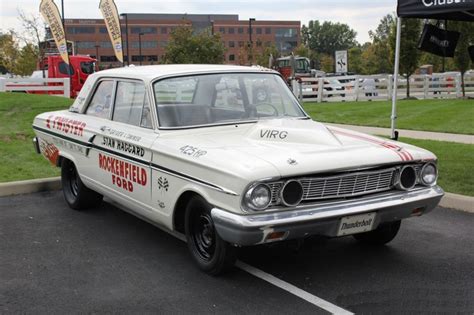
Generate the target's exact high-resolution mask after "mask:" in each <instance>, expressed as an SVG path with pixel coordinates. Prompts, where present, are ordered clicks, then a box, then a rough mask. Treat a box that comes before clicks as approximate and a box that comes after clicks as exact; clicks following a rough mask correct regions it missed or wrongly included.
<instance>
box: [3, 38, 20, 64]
mask: <svg viewBox="0 0 474 315" xmlns="http://www.w3.org/2000/svg"><path fill="white" fill-rule="evenodd" d="M19 53H20V49H19V47H18V43H17V42H16V40H15V37H14V33H13V31H10V32H9V33H8V34H0V67H1V68H3V69H4V70H6V71H8V72H10V73H13V72H14V71H15V64H16V59H17V57H18V54H19Z"/></svg>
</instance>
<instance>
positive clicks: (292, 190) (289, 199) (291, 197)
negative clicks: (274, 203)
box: [281, 180, 303, 207]
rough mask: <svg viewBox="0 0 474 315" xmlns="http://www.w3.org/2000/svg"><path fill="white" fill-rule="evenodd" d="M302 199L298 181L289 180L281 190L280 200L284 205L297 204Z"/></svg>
mask: <svg viewBox="0 0 474 315" xmlns="http://www.w3.org/2000/svg"><path fill="white" fill-rule="evenodd" d="M302 199H303V186H302V185H301V183H300V182H299V181H296V180H290V181H287V182H286V183H285V185H284V186H283V189H282V190H281V200H282V202H283V204H284V205H285V206H289V207H293V206H297V205H298V204H299V203H300V202H301V200H302Z"/></svg>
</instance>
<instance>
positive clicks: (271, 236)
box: [267, 232, 286, 241]
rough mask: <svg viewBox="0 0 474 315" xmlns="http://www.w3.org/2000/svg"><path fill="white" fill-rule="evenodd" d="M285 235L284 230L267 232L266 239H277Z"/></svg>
mask: <svg viewBox="0 0 474 315" xmlns="http://www.w3.org/2000/svg"><path fill="white" fill-rule="evenodd" d="M285 236H286V232H272V233H270V234H268V236H267V241H279V240H282V239H283V238H284V237H285Z"/></svg>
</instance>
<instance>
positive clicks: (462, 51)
mask: <svg viewBox="0 0 474 315" xmlns="http://www.w3.org/2000/svg"><path fill="white" fill-rule="evenodd" d="M449 29H450V30H454V31H458V32H460V33H461V36H460V37H459V41H458V46H457V47H456V52H455V54H454V64H455V66H456V67H457V68H458V70H459V71H461V82H462V95H463V97H466V89H465V87H464V74H465V73H466V71H467V70H468V69H469V65H470V64H471V58H470V56H469V52H468V48H469V46H470V45H472V44H473V42H474V35H473V32H474V27H473V26H472V23H471V22H460V21H452V22H450V23H449Z"/></svg>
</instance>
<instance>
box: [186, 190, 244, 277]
mask: <svg viewBox="0 0 474 315" xmlns="http://www.w3.org/2000/svg"><path fill="white" fill-rule="evenodd" d="M185 230H186V239H187V242H188V248H189V251H190V253H191V256H192V257H193V260H194V261H195V262H196V264H197V265H198V267H199V269H201V270H202V271H204V272H206V273H208V274H210V275H219V274H221V273H223V272H225V271H227V270H228V269H230V268H231V267H232V266H233V265H234V263H235V260H236V257H237V255H236V248H235V247H233V246H231V245H230V244H229V243H227V242H225V241H224V240H223V239H221V238H220V236H219V234H217V231H216V229H215V227H214V221H213V220H212V216H211V207H210V206H209V204H208V203H207V202H206V201H205V200H204V199H202V198H201V197H197V196H196V197H193V198H192V199H191V200H190V202H189V203H188V206H187V207H186V217H185Z"/></svg>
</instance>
